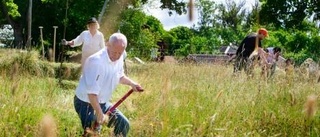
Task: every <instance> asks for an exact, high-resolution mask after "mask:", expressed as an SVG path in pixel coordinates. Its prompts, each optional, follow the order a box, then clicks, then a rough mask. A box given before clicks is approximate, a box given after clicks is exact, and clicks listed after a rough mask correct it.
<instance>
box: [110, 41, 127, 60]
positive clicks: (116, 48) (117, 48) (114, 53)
mask: <svg viewBox="0 0 320 137" xmlns="http://www.w3.org/2000/svg"><path fill="white" fill-rule="evenodd" d="M114 44H115V45H110V46H108V48H107V49H108V54H109V58H110V60H111V61H112V62H114V61H117V60H118V59H119V58H120V57H121V56H122V53H123V51H124V47H123V46H122V45H117V44H122V43H120V42H117V43H114Z"/></svg>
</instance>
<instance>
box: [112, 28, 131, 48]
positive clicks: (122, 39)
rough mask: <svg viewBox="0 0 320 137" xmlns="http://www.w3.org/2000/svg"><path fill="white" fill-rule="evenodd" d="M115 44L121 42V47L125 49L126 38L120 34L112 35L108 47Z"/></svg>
mask: <svg viewBox="0 0 320 137" xmlns="http://www.w3.org/2000/svg"><path fill="white" fill-rule="evenodd" d="M117 42H121V43H122V46H123V47H125V48H126V47H127V37H126V36H125V35H123V34H122V33H118V32H117V33H113V34H112V35H111V36H110V37H109V43H110V45H114V44H115V43H117Z"/></svg>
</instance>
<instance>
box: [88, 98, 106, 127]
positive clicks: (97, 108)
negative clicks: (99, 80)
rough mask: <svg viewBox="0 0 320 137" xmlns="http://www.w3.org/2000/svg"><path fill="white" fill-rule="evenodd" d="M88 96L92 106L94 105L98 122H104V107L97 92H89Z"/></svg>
mask: <svg viewBox="0 0 320 137" xmlns="http://www.w3.org/2000/svg"><path fill="white" fill-rule="evenodd" d="M88 97H89V101H90V104H91V106H92V107H93V109H94V110H95V112H96V115H97V122H98V123H100V124H101V123H102V122H104V120H105V117H104V114H103V112H102V109H101V107H100V104H99V102H98V96H97V95H96V94H88Z"/></svg>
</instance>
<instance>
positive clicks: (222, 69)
mask: <svg viewBox="0 0 320 137" xmlns="http://www.w3.org/2000/svg"><path fill="white" fill-rule="evenodd" d="M0 58H2V59H3V58H4V56H0ZM33 63H37V62H33ZM2 64H3V63H2ZM34 65H36V64H33V65H26V66H28V67H29V68H31V69H32V67H33V66H34ZM1 66H2V69H1V72H2V73H1V75H0V77H1V79H0V91H1V92H2V93H1V94H0V115H1V119H0V129H1V132H0V136H4V137H7V136H9V137H11V136H12V137H17V136H19V137H20V136H26V137H33V136H43V134H44V133H43V132H44V131H48V129H53V134H56V136H59V137H74V136H79V135H80V134H81V126H80V121H79V118H78V116H77V114H76V112H75V110H74V108H73V97H74V90H75V86H76V85H77V83H78V82H77V81H63V82H64V83H65V85H68V86H60V85H59V83H58V80H57V79H55V78H54V77H50V76H48V75H44V73H41V75H40V74H37V75H34V74H33V75H31V74H26V73H21V72H20V71H19V70H22V69H21V68H22V67H23V66H20V67H18V68H20V69H18V72H17V71H14V70H15V67H17V66H15V65H14V64H12V65H11V66H10V65H1ZM40 66H41V65H40ZM4 68H6V69H4ZM4 70H6V71H4ZM23 70H24V69H23ZM39 71H40V70H39ZM9 72H10V73H9ZM32 72H33V71H32ZM230 72H232V66H226V65H209V64H198V65H195V64H170V63H147V64H145V65H136V64H131V65H129V67H128V75H129V77H131V78H133V79H134V80H136V81H138V82H139V83H140V84H141V85H142V86H143V87H144V88H145V92H143V93H134V94H132V95H131V96H130V97H129V98H128V99H127V100H125V101H124V103H123V104H121V105H120V107H119V109H120V110H121V111H122V112H123V113H124V114H125V115H126V116H127V117H128V118H129V120H130V122H131V130H130V133H129V136H130V137H215V136H223V137H234V136H236V137H238V136H250V137H251V136H252V137H257V136H258V137H259V136H281V137H283V136H301V137H305V136H311V137H316V136H320V119H319V118H320V117H319V113H318V112H317V111H316V110H317V108H316V106H317V104H318V102H317V100H318V96H319V89H320V84H319V83H312V82H307V81H304V80H302V79H299V78H295V79H292V80H288V79H286V78H285V76H284V75H283V74H282V73H280V72H279V73H278V74H279V75H277V76H276V77H275V78H274V79H271V80H261V78H260V77H259V75H258V74H257V75H255V76H254V77H253V78H247V77H246V76H245V74H239V75H237V76H233V75H232V73H230ZM128 89H129V87H127V86H119V87H118V88H117V91H116V92H115V94H114V95H113V100H112V101H113V102H115V101H117V100H118V99H119V98H120V97H121V96H122V95H124V94H125V93H126V92H127V90H128ZM43 118H45V119H44V120H43ZM46 125H47V127H46ZM54 129H57V130H54ZM111 131H112V129H108V128H107V127H104V128H103V132H102V136H108V135H110V134H111Z"/></svg>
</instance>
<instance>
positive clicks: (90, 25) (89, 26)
mask: <svg viewBox="0 0 320 137" xmlns="http://www.w3.org/2000/svg"><path fill="white" fill-rule="evenodd" d="M88 28H89V30H97V29H98V23H90V24H88Z"/></svg>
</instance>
